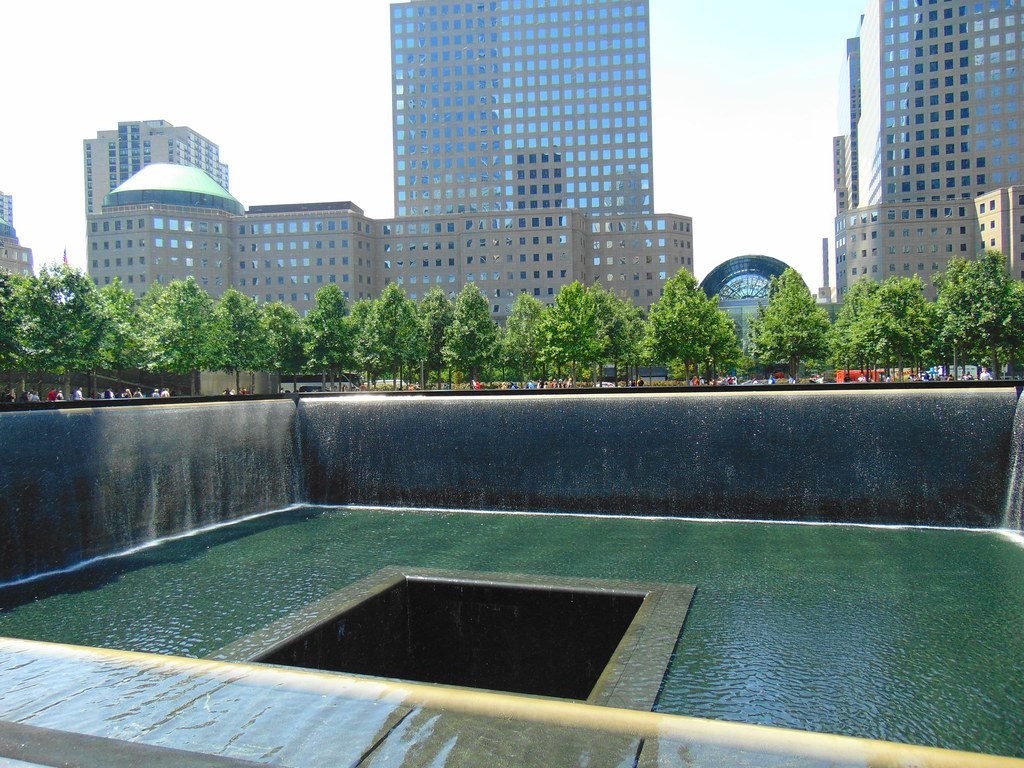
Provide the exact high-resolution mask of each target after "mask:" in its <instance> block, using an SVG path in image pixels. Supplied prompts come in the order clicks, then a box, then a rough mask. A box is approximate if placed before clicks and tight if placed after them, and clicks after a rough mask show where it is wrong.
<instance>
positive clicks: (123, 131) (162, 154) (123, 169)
mask: <svg viewBox="0 0 1024 768" xmlns="http://www.w3.org/2000/svg"><path fill="white" fill-rule="evenodd" d="M83 163H84V178H85V213H86V215H89V214H91V213H99V211H100V207H101V206H102V204H103V199H104V198H105V197H106V196H107V195H108V194H110V192H112V191H113V190H114V189H116V188H117V187H118V186H120V185H121V184H123V183H124V182H126V181H127V180H128V179H130V178H131V177H132V176H134V175H135V174H136V173H138V172H139V171H140V170H142V169H143V168H145V167H146V166H147V165H150V164H151V163H173V164H176V165H187V166H191V167H193V168H201V169H202V170H203V171H205V172H206V174H207V175H208V176H210V177H211V178H212V179H213V180H214V181H216V182H217V183H218V184H219V185H220V186H222V187H223V188H224V189H228V181H229V179H228V167H227V165H225V164H224V163H222V162H221V161H220V148H219V147H218V146H217V145H216V144H214V143H213V142H212V141H210V140H209V139H207V138H205V137H203V136H201V135H200V134H198V133H196V132H195V131H193V130H192V129H191V128H186V127H175V126H173V125H171V124H170V123H168V122H167V121H166V120H134V121H128V122H119V123H118V124H117V128H116V129H115V130H107V131H99V132H98V133H97V134H96V138H95V139H85V140H84V142H83Z"/></svg>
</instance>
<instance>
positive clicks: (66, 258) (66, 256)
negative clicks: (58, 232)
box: [64, 248, 68, 266]
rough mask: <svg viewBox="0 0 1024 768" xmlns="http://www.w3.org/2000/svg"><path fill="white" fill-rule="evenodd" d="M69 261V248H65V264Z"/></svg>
mask: <svg viewBox="0 0 1024 768" xmlns="http://www.w3.org/2000/svg"><path fill="white" fill-rule="evenodd" d="M67 263H68V249H67V248H65V249H64V266H67Z"/></svg>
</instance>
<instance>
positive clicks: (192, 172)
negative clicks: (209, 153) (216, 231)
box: [103, 163, 245, 216]
mask: <svg viewBox="0 0 1024 768" xmlns="http://www.w3.org/2000/svg"><path fill="white" fill-rule="evenodd" d="M145 203H160V204H163V205H181V206H186V207H189V208H213V209H216V210H221V211H227V212H228V213H233V214H236V215H239V216H240V215H242V214H243V213H244V212H245V209H244V207H243V206H242V204H241V203H240V202H238V201H237V200H236V199H235V198H234V197H232V196H231V193H230V192H228V191H227V190H226V189H224V187H222V186H221V185H220V184H218V183H217V182H216V181H214V180H213V179H211V178H210V177H209V176H208V175H207V174H206V172H205V171H202V170H200V169H199V168H192V167H191V166H187V165H175V164H173V163H154V164H152V165H147V166H146V167H145V168H143V169H142V170H141V171H139V172H138V173H136V174H135V175H134V176H132V177H131V178H130V179H128V180H127V181H126V182H124V183H123V184H121V186H119V187H118V188H117V189H115V190H114V191H113V192H111V193H110V194H109V195H107V196H106V197H105V198H104V199H103V206H104V207H108V206H116V205H141V204H145Z"/></svg>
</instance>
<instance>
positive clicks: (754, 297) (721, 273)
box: [700, 255, 786, 304]
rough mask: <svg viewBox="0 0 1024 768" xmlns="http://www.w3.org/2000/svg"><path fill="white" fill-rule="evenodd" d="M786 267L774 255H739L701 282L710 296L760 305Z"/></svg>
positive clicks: (724, 300)
mask: <svg viewBox="0 0 1024 768" xmlns="http://www.w3.org/2000/svg"><path fill="white" fill-rule="evenodd" d="M785 271H786V264H785V263H784V262H781V261H779V260H778V259H773V258H772V257H771V256H753V255H748V256H737V257H736V258H735V259H729V260H728V261H725V262H722V263H721V264H719V265H718V266H717V267H715V268H714V269H713V270H711V272H709V273H708V276H707V277H705V278H704V280H703V281H701V284H700V287H701V288H703V289H704V292H705V293H706V294H707V295H708V296H718V297H719V300H720V301H721V302H722V303H723V304H724V303H726V302H738V303H754V304H756V303H758V302H759V301H761V302H764V301H767V299H768V288H769V286H770V285H771V281H772V278H773V277H780V276H781V275H782V273H783V272H785Z"/></svg>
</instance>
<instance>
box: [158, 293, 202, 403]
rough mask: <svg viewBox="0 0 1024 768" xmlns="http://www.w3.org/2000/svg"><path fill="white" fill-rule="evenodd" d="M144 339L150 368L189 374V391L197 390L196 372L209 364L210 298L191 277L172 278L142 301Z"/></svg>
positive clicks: (193, 392) (195, 392) (195, 391)
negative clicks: (147, 300) (150, 297)
mask: <svg viewBox="0 0 1024 768" xmlns="http://www.w3.org/2000/svg"><path fill="white" fill-rule="evenodd" d="M144 306H145V307H146V311H145V320H146V327H147V329H148V331H149V335H148V337H147V340H146V347H147V350H148V357H149V364H150V367H151V368H152V369H153V370H156V371H167V372H168V373H175V374H179V375H185V374H188V375H189V376H190V378H191V381H190V391H191V393H192V394H193V395H196V394H198V393H199V372H200V371H204V370H210V368H211V345H210V324H211V323H212V321H213V300H212V299H211V298H210V296H209V294H207V293H206V291H204V290H203V289H202V288H200V287H199V286H198V285H197V284H196V281H195V279H194V278H192V277H189V278H187V279H186V280H173V281H171V282H170V283H168V284H167V287H166V288H163V289H160V290H157V291H156V293H155V297H154V298H153V300H152V301H149V302H145V303H144Z"/></svg>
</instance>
